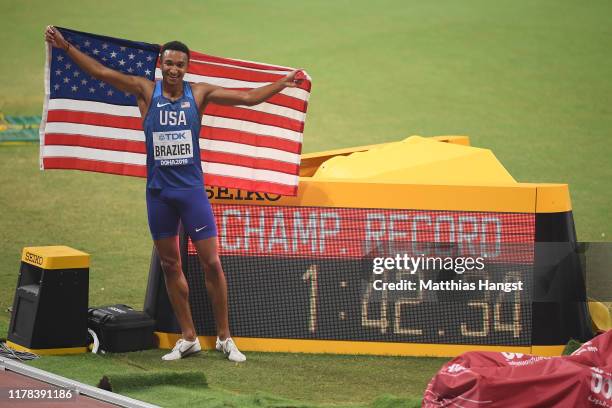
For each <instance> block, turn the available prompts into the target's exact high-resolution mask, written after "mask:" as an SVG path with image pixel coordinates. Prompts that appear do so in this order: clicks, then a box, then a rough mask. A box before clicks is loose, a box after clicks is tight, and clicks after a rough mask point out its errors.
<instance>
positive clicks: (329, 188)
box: [145, 154, 590, 356]
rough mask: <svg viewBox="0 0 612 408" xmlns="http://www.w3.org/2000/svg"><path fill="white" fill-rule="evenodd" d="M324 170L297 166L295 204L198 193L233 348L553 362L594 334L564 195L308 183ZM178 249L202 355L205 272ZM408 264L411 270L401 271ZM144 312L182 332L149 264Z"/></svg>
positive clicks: (316, 159)
mask: <svg viewBox="0 0 612 408" xmlns="http://www.w3.org/2000/svg"><path fill="white" fill-rule="evenodd" d="M323 159H324V155H321V154H319V155H316V154H315V155H311V157H306V158H305V159H303V162H302V168H304V169H306V170H305V173H306V174H303V175H304V177H302V178H301V181H300V186H299V195H298V196H297V197H280V196H276V195H273V194H262V193H252V192H245V191H241V190H230V189H224V188H218V187H209V188H208V189H207V191H208V195H209V199H210V200H211V203H212V204H213V211H214V213H215V218H216V222H217V228H218V231H219V249H220V256H221V262H222V265H223V269H224V271H225V275H226V278H227V281H228V291H229V302H230V304H229V307H230V327H231V330H232V335H233V336H234V337H235V338H236V339H237V341H238V344H239V345H240V346H241V348H242V349H244V350H261V351H289V352H318V353H326V352H329V353H346V354H353V353H367V354H395V355H439V356H454V355H457V354H459V353H461V352H464V351H469V350H473V349H480V350H504V351H516V352H523V353H539V354H547V355H554V354H559V353H560V351H561V350H562V347H563V345H564V344H565V342H567V340H569V338H570V337H574V338H586V337H588V335H589V334H590V333H589V330H590V329H589V327H588V325H587V323H586V322H587V321H588V316H587V315H586V307H585V305H584V300H585V299H584V297H585V294H584V284H583V283H582V275H581V270H580V267H579V263H576V259H574V257H575V256H576V254H575V251H574V243H575V233H574V230H573V220H572V214H571V205H570V200H569V193H568V189H567V185H563V184H521V183H517V184H516V185H504V186H458V185H425V184H422V185H419V184H391V183H375V182H355V181H350V180H316V179H313V178H311V177H308V176H309V174H308V172H309V171H311V170H308V169H312V168H316V166H317V163H320V162H321V161H322V160H323ZM181 242H182V258H183V268H184V271H185V274H186V277H187V280H188V282H189V285H190V304H191V307H192V314H193V318H194V323H195V325H196V329H197V331H198V334H199V335H200V336H204V340H205V343H207V344H209V345H212V339H213V338H214V335H215V326H214V321H213V318H212V316H213V315H212V309H211V306H210V304H209V302H208V299H207V295H206V289H205V287H204V276H203V271H202V268H201V266H200V264H199V262H198V258H197V255H196V253H195V250H194V248H193V246H192V245H191V243H190V241H189V239H188V238H187V237H182V240H181ZM385 259H386V260H387V264H386V267H382V266H383V261H384V260H385ZM408 259H410V261H411V262H414V261H417V262H419V266H418V267H413V268H402V265H401V263H402V262H404V261H407V260H408ZM419 259H420V261H419ZM467 260H471V262H469V261H467ZM396 261H400V262H396ZM459 261H460V262H459ZM404 263H405V262H404ZM377 264H378V265H379V266H381V268H378V269H379V270H378V271H375V269H376V268H375V267H374V266H375V265H377ZM448 265H450V267H447V266H448ZM413 266H414V264H413ZM458 266H459V270H458ZM581 285H582V286H581ZM519 288H520V289H519ZM145 310H146V311H147V312H148V313H149V314H150V315H152V316H153V317H154V318H155V319H156V321H157V327H156V332H157V335H158V338H159V339H160V346H161V347H171V346H172V344H173V343H174V341H175V340H176V338H177V336H178V335H177V333H180V330H179V329H178V326H177V323H176V321H175V318H174V316H173V314H172V310H171V307H170V305H169V302H168V299H167V294H166V292H165V286H164V283H163V273H162V272H161V269H160V267H159V264H158V262H157V261H156V258H155V256H154V257H153V260H152V265H151V273H150V276H149V284H148V288H147V296H146V304H145Z"/></svg>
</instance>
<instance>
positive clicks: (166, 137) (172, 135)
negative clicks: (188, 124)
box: [159, 132, 187, 142]
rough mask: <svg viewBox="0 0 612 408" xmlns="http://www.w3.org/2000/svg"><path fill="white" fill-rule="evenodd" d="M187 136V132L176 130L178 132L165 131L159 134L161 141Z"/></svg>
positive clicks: (181, 138) (180, 138) (182, 138)
mask: <svg viewBox="0 0 612 408" xmlns="http://www.w3.org/2000/svg"><path fill="white" fill-rule="evenodd" d="M185 139H187V137H186V136H185V132H176V133H163V134H161V135H159V140H160V141H163V142H165V141H172V140H185Z"/></svg>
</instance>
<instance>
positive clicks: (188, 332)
mask: <svg viewBox="0 0 612 408" xmlns="http://www.w3.org/2000/svg"><path fill="white" fill-rule="evenodd" d="M154 242H155V249H156V250H157V255H158V256H159V259H160V262H161V266H162V270H163V271H164V279H165V281H166V289H167V291H168V298H169V299H170V303H171V304H172V309H173V310H174V314H175V315H176V318H177V320H178V323H179V326H180V327H181V332H182V335H183V338H184V339H185V340H188V341H193V340H194V339H195V337H196V331H195V327H194V325H193V319H192V317H191V308H190V307H189V286H188V285H187V279H185V274H184V273H183V269H182V266H181V256H180V253H179V243H178V236H175V237H169V238H162V239H159V240H156V241H154Z"/></svg>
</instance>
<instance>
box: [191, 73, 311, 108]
mask: <svg viewBox="0 0 612 408" xmlns="http://www.w3.org/2000/svg"><path fill="white" fill-rule="evenodd" d="M298 72H299V71H293V72H291V73H290V74H288V75H287V76H286V77H284V78H283V79H281V80H278V81H276V82H273V83H271V84H268V85H266V86H262V87H260V88H255V89H251V90H249V91H236V90H232V89H225V88H222V87H220V86H215V85H209V84H197V85H196V87H199V88H201V89H202V91H203V93H204V98H205V99H204V105H206V103H208V102H212V103H216V104H218V105H246V106H253V105H257V104H259V103H262V102H263V101H265V100H266V99H268V98H270V97H271V96H273V95H276V94H277V93H279V92H280V91H282V90H283V89H285V88H295V87H297V86H298V85H299V84H300V83H301V80H296V79H295V75H296V74H297V73H298Z"/></svg>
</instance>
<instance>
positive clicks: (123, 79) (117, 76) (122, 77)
mask: <svg viewBox="0 0 612 408" xmlns="http://www.w3.org/2000/svg"><path fill="white" fill-rule="evenodd" d="M45 40H46V41H47V42H48V43H49V44H51V45H52V46H54V47H57V48H61V49H63V50H64V51H65V52H66V54H68V56H69V57H70V58H71V59H72V60H73V61H74V62H75V63H76V64H77V65H78V66H79V67H80V68H81V69H82V70H83V71H85V72H87V73H88V74H89V75H91V76H92V77H94V78H96V79H98V80H100V81H104V82H108V83H109V84H111V85H112V86H114V87H115V88H117V89H119V90H121V91H123V92H129V93H131V94H132V95H135V96H136V97H137V98H138V99H142V100H146V101H147V104H148V102H149V101H148V99H149V98H150V95H151V94H152V92H153V87H154V85H155V84H154V83H153V82H152V81H150V80H148V79H146V78H144V77H139V76H135V75H126V74H123V73H121V72H119V71H115V70H114V69H111V68H108V67H105V66H104V65H102V64H100V63H99V62H98V61H96V60H95V59H93V58H91V57H90V56H89V55H87V54H85V53H83V52H81V51H80V50H79V49H78V48H76V47H74V46H72V44H70V43H69V42H68V41H66V40H65V39H64V36H62V34H61V33H60V32H59V30H58V29H56V28H55V27H53V26H48V27H47V29H46V30H45Z"/></svg>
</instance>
